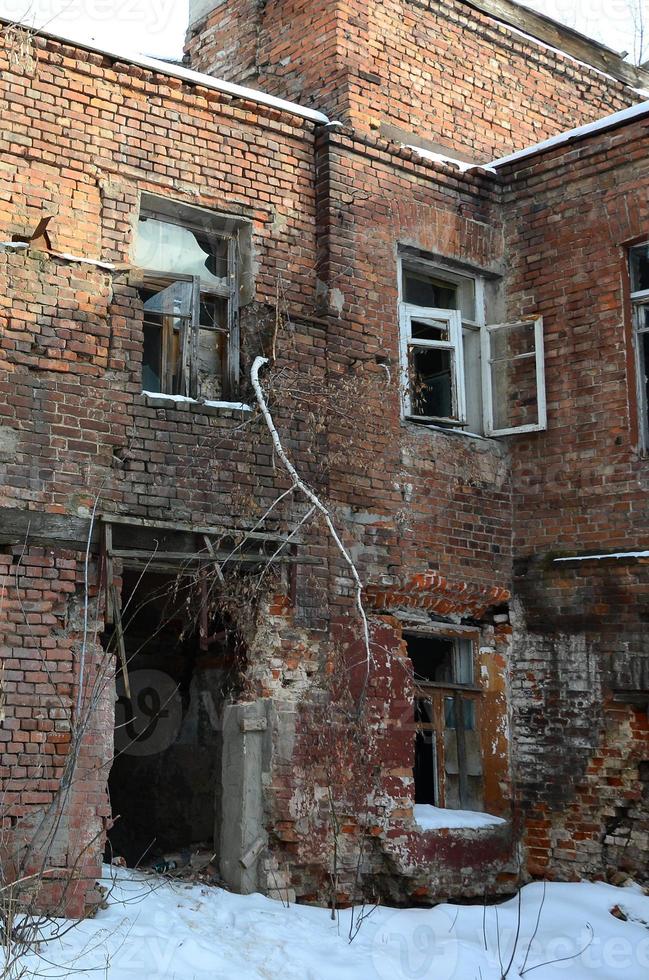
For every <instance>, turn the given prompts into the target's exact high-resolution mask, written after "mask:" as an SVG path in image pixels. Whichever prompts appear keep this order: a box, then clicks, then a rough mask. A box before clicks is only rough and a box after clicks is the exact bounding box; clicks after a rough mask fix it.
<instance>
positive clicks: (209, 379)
mask: <svg viewBox="0 0 649 980" xmlns="http://www.w3.org/2000/svg"><path fill="white" fill-rule="evenodd" d="M242 227H243V223H242V222H241V221H238V220H235V219H229V218H225V217H222V216H219V215H214V214H211V213H210V212H206V211H203V210H201V209H199V208H191V207H189V206H183V205H175V206H174V205H172V204H170V203H169V202H156V201H155V199H152V198H149V197H148V196H146V199H145V200H143V207H142V210H141V213H140V219H139V221H138V227H137V237H136V249H135V264H136V265H137V266H138V268H140V269H142V270H143V278H142V288H141V290H140V296H141V298H142V301H143V305H144V323H143V334H144V336H143V356H142V387H143V390H144V391H149V392H160V393H164V394H169V395H185V396H188V397H191V398H199V399H205V400H219V399H224V398H225V399H232V398H234V397H235V396H236V395H237V389H238V385H239V346H240V341H239V305H240V291H241V282H240V280H241V276H240V273H241V241H240V238H241V231H242Z"/></svg>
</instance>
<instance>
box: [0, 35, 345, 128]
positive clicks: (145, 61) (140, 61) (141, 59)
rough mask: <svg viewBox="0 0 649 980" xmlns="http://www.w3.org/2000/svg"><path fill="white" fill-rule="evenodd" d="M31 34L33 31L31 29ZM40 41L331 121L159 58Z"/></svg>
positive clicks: (71, 40) (69, 40)
mask: <svg viewBox="0 0 649 980" xmlns="http://www.w3.org/2000/svg"><path fill="white" fill-rule="evenodd" d="M0 23H8V20H7V18H5V17H0ZM27 29H28V30H29V28H28V27H27ZM36 33H37V36H38V37H44V38H49V39H51V40H53V41H61V42H63V43H64V44H71V45H72V46H73V47H75V48H82V49H83V50H84V51H92V52H94V53H96V54H103V55H106V56H107V57H109V58H114V59H115V60H116V61H124V62H127V63H128V64H131V65H138V66H139V67H140V68H148V69H149V70H150V71H154V72H157V73H158V74H160V75H169V76H171V77H173V78H180V79H182V81H184V82H190V83H192V84H194V85H202V86H203V88H209V89H214V90H216V91H217V92H223V93H224V94H225V95H232V96H234V97H235V98H239V99H247V100H248V101H250V102H257V103H258V104H259V105H264V106H267V107H268V108H270V109H278V110H279V111H280V112H287V113H289V114H290V115H293V116H299V117H301V118H302V119H307V120H309V121H310V122H315V123H320V124H324V125H326V124H327V123H328V122H329V117H328V116H326V115H325V114H324V113H323V112H319V111H318V110H317V109H309V108H307V106H302V105H298V103H297V102H289V101H287V100H286V99H278V98H276V97H275V96H274V95H268V94H267V93H266V92H260V91H259V90H258V89H254V88H247V87H246V86H244V85H235V84H234V83H233V82H226V81H225V80H224V79H221V78H215V77H214V76H213V75H205V74H203V73H202V72H198V71H192V70H191V69H190V68H183V67H182V66H180V65H174V64H170V63H169V62H166V61H159V60H158V59H157V58H149V57H148V55H143V54H129V53H128V52H124V51H117V50H116V49H114V48H105V47H103V46H101V45H99V44H94V43H93V42H91V41H84V40H81V39H79V38H75V37H73V36H70V35H66V34H56V33H54V32H52V31H45V30H40V31H37V32H36Z"/></svg>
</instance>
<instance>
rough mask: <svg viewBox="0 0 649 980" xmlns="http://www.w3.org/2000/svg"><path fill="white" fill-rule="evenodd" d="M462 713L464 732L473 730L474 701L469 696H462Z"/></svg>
mask: <svg viewBox="0 0 649 980" xmlns="http://www.w3.org/2000/svg"><path fill="white" fill-rule="evenodd" d="M462 715H463V720H464V730H465V731H466V732H474V731H475V701H472V700H471V699H470V698H462Z"/></svg>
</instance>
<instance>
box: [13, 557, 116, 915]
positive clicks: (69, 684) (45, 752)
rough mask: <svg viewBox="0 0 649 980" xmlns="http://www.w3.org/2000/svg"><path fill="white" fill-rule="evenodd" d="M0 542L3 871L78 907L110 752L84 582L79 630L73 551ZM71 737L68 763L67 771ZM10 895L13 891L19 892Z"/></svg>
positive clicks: (109, 710)
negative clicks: (32, 880)
mask: <svg viewBox="0 0 649 980" xmlns="http://www.w3.org/2000/svg"><path fill="white" fill-rule="evenodd" d="M5 550H7V551H9V553H5V554H2V555H0V590H1V593H2V600H1V602H0V658H1V662H2V672H1V673H0V685H1V689H2V702H3V709H2V714H3V717H2V727H1V730H0V744H1V745H2V757H1V765H0V777H1V783H2V788H3V793H2V807H1V812H0V827H1V831H0V853H1V854H2V857H3V866H4V868H5V872H6V873H7V875H8V874H9V869H10V868H12V867H13V868H15V869H17V870H18V871H19V874H20V876H21V877H22V876H27V875H38V876H39V877H41V879H42V880H43V882H44V883H45V886H44V888H43V889H42V893H41V901H44V902H45V903H46V904H48V906H49V907H50V908H51V909H52V910H54V911H55V912H56V913H58V914H59V915H61V914H63V913H64V912H68V913H69V914H72V915H81V914H82V912H83V910H84V907H85V904H86V902H87V901H88V900H89V897H90V894H91V893H92V891H93V889H94V883H95V880H96V878H97V877H98V875H99V872H100V865H101V841H102V832H103V830H104V826H105V821H106V819H107V817H108V816H109V814H110V807H109V803H108V796H107V793H106V787H105V774H106V772H107V767H108V766H109V765H110V760H111V759H112V750H113V720H112V718H113V688H112V669H111V666H110V663H107V662H106V661H105V658H104V657H103V655H102V653H101V650H100V648H99V647H98V645H97V643H96V641H95V618H94V616H93V609H94V592H95V589H94V587H93V585H92V583H91V592H90V599H89V601H90V603H91V606H90V609H89V619H88V622H89V629H88V630H87V631H84V622H83V607H84V585H83V576H84V562H83V556H81V555H78V554H76V553H74V552H65V551H60V550H59V551H56V552H54V551H49V550H44V549H41V548H34V547H29V546H28V545H27V544H20V545H17V546H15V547H13V548H10V549H5ZM91 575H94V567H93V568H91ZM84 648H85V665H86V670H85V684H84V687H85V689H86V690H87V692H88V697H92V698H94V699H95V701H96V708H95V710H94V712H93V714H92V718H91V719H90V720H87V719H86V718H85V707H86V706H85V704H82V705H81V710H80V711H79V710H78V704H77V699H78V690H79V687H78V683H79V676H78V665H79V663H80V660H81V658H82V650H83V649H84ZM73 745H74V746H76V749H75V751H76V754H77V755H78V764H77V766H76V768H75V769H74V771H72V770H71V769H69V767H68V768H66V765H67V764H68V763H69V759H70V755H71V752H72V750H73ZM62 780H63V782H62ZM28 891H29V889H27V890H26V892H28ZM17 897H20V898H21V899H24V898H25V890H23V891H21V893H20V896H17Z"/></svg>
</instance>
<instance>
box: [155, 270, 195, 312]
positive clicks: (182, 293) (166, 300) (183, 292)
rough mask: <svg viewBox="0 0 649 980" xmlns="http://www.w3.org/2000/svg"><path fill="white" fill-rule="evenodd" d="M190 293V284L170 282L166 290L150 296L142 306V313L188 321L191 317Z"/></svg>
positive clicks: (191, 290)
mask: <svg viewBox="0 0 649 980" xmlns="http://www.w3.org/2000/svg"><path fill="white" fill-rule="evenodd" d="M192 292H193V289H192V284H191V282H188V281H184V280H182V281H180V282H172V284H171V285H170V286H167V287H166V289H161V290H160V292H159V293H152V294H151V296H150V297H149V299H147V300H146V302H145V304H144V311H145V313H157V314H159V315H161V316H175V317H182V318H183V319H189V318H190V317H191V315H192Z"/></svg>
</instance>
